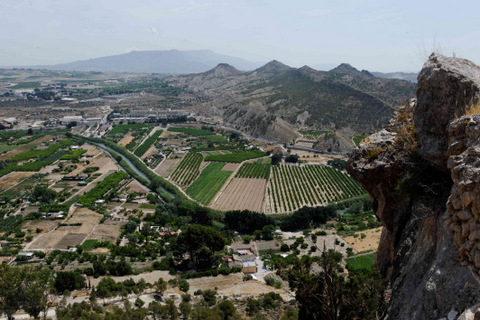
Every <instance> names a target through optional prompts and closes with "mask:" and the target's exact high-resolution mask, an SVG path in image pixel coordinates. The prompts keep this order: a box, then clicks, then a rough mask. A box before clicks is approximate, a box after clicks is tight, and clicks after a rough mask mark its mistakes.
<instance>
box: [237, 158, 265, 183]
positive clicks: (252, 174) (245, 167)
mask: <svg viewBox="0 0 480 320" xmlns="http://www.w3.org/2000/svg"><path fill="white" fill-rule="evenodd" d="M268 160H270V159H268ZM269 176H270V162H267V163H264V162H263V161H261V160H257V161H256V162H251V163H248V162H247V163H244V164H242V166H241V167H240V169H239V170H238V171H237V174H236V175H235V177H236V178H260V179H268V177H269Z"/></svg>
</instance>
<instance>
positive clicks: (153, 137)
mask: <svg viewBox="0 0 480 320" xmlns="http://www.w3.org/2000/svg"><path fill="white" fill-rule="evenodd" d="M161 134H162V130H157V131H155V132H154V133H153V134H152V135H151V136H149V137H148V138H147V139H145V141H144V142H143V143H142V144H141V145H140V146H139V147H138V148H137V149H135V152H134V153H135V155H136V156H137V157H141V156H143V154H144V153H145V152H147V150H148V148H150V146H151V145H152V144H153V143H154V142H155V141H157V139H158V137H159V136H160V135H161Z"/></svg>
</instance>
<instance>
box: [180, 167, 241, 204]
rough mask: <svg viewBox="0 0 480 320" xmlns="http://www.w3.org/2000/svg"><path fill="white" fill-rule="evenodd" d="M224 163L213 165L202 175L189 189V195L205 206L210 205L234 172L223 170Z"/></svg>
mask: <svg viewBox="0 0 480 320" xmlns="http://www.w3.org/2000/svg"><path fill="white" fill-rule="evenodd" d="M224 166H225V164H224V163H217V162H214V163H211V164H209V165H208V166H207V167H206V168H205V169H204V170H203V171H202V173H201V174H200V177H198V179H197V180H195V182H194V183H192V184H191V185H190V187H188V189H187V194H188V195H189V196H191V197H192V198H194V199H196V200H197V201H199V202H201V203H202V204H204V205H208V204H209V203H210V201H212V199H213V197H215V195H216V194H217V192H218V191H219V190H220V189H221V188H222V186H223V185H224V184H225V182H226V181H227V179H228V178H229V177H230V175H231V174H232V171H224V170H222V169H223V167H224Z"/></svg>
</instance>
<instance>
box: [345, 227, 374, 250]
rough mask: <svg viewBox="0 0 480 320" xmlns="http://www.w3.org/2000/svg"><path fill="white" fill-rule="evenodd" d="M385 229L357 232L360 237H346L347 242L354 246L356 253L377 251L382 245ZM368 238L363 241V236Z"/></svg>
mask: <svg viewBox="0 0 480 320" xmlns="http://www.w3.org/2000/svg"><path fill="white" fill-rule="evenodd" d="M382 229H383V227H379V228H375V229H370V230H364V231H359V232H357V234H358V237H345V238H344V239H345V241H346V242H347V243H348V244H350V245H351V246H352V248H353V249H354V250H355V251H356V252H362V251H367V250H377V248H378V244H379V243H380V236H381V234H382ZM362 233H363V234H364V235H365V236H366V237H365V238H363V239H362V236H361V234H362Z"/></svg>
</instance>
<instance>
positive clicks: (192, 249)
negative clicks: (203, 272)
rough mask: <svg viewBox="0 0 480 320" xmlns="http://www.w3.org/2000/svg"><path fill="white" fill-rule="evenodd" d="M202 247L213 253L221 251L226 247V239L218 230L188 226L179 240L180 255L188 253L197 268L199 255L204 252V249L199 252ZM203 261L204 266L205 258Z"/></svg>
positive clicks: (195, 225)
mask: <svg viewBox="0 0 480 320" xmlns="http://www.w3.org/2000/svg"><path fill="white" fill-rule="evenodd" d="M202 247H205V248H207V249H209V250H210V251H211V252H217V251H220V250H222V249H223V248H224V247H225V239H223V237H222V235H221V234H220V233H219V232H218V231H217V230H215V229H213V228H209V227H205V226H202V225H198V224H194V225H190V226H188V227H187V229H186V230H185V231H184V232H182V233H180V235H179V236H178V238H177V250H178V251H179V252H180V253H184V252H185V251H186V252H188V253H189V254H190V257H191V259H192V262H193V263H194V264H195V266H197V268H198V266H199V257H198V253H203V252H204V250H203V249H202V250H200V251H199V249H201V248H202ZM201 260H202V261H201V263H202V264H203V263H204V260H203V258H202V259H201Z"/></svg>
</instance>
